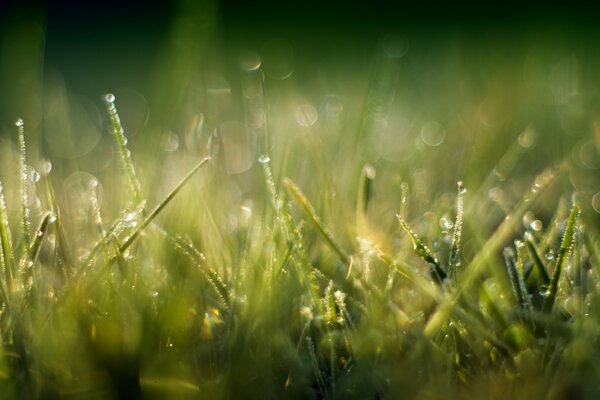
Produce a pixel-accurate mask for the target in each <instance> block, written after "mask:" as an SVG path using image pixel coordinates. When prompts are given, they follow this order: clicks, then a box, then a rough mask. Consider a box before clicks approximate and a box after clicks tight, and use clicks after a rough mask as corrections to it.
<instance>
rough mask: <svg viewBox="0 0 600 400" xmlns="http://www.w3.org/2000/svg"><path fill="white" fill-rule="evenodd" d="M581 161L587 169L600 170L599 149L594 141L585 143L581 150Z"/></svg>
mask: <svg viewBox="0 0 600 400" xmlns="http://www.w3.org/2000/svg"><path fill="white" fill-rule="evenodd" d="M579 160H580V161H581V164H583V166H585V167H586V168H590V169H598V168H600V155H599V154H598V149H597V148H596V145H595V143H594V142H593V141H592V140H588V141H585V142H583V143H582V144H581V147H580V148H579Z"/></svg>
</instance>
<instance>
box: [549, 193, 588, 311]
mask: <svg viewBox="0 0 600 400" xmlns="http://www.w3.org/2000/svg"><path fill="white" fill-rule="evenodd" d="M578 215H579V205H577V204H575V205H574V206H573V208H572V209H571V214H570V215H569V219H568V220H567V227H566V229H565V233H564V235H563V239H562V242H561V243H560V250H559V252H558V257H557V258H556V266H555V267H554V273H553V275H552V281H551V282H550V287H549V288H548V292H547V294H546V301H545V302H544V311H546V312H549V311H550V310H552V306H553V305H554V301H555V299H556V294H557V292H558V281H559V280H560V275H561V272H562V268H563V264H564V263H565V260H566V258H567V257H568V256H569V254H570V253H571V250H572V249H573V239H574V236H575V222H576V221H577V216H578Z"/></svg>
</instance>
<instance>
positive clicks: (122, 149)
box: [104, 93, 142, 204]
mask: <svg viewBox="0 0 600 400" xmlns="http://www.w3.org/2000/svg"><path fill="white" fill-rule="evenodd" d="M104 101H105V103H106V107H107V110H108V116H109V118H110V127H111V131H112V133H113V135H114V137H115V143H116V145H117V151H118V152H119V156H120V158H121V163H122V164H123V168H124V169H125V173H126V174H127V181H128V183H129V188H130V189H131V191H132V192H133V200H134V204H139V203H141V202H142V186H141V185H140V181H139V180H138V178H137V175H136V173H135V167H134V165H133V161H131V152H130V151H129V149H127V138H126V137H125V131H124V129H123V125H122V124H121V119H120V118H119V114H118V113H117V108H116V107H115V96H114V95H113V94H111V93H109V94H107V95H105V96H104Z"/></svg>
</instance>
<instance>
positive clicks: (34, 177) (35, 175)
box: [31, 168, 40, 182]
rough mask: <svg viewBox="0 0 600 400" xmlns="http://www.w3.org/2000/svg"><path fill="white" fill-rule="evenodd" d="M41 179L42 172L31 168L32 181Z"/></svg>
mask: <svg viewBox="0 0 600 400" xmlns="http://www.w3.org/2000/svg"><path fill="white" fill-rule="evenodd" d="M39 180H40V173H39V172H37V171H36V170H35V169H33V168H32V169H31V181H32V182H39Z"/></svg>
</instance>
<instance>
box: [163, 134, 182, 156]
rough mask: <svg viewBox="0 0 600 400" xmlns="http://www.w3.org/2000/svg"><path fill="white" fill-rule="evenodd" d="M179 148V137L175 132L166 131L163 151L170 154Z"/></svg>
mask: <svg viewBox="0 0 600 400" xmlns="http://www.w3.org/2000/svg"><path fill="white" fill-rule="evenodd" d="M178 148H179V136H177V134H176V133H175V132H171V131H168V132H166V133H165V136H164V137H163V149H164V150H165V151H166V152H172V151H175V150H177V149H178Z"/></svg>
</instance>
